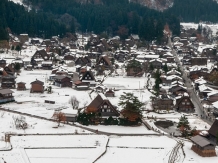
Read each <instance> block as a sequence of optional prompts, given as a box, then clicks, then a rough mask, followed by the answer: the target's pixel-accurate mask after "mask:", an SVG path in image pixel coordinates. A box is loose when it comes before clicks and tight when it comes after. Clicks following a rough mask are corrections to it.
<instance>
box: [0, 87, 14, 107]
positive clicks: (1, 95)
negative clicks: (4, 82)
mask: <svg viewBox="0 0 218 163" xmlns="http://www.w3.org/2000/svg"><path fill="white" fill-rule="evenodd" d="M13 93H14V92H13V91H12V90H10V89H0V104H2V103H6V102H12V101H14V96H13Z"/></svg>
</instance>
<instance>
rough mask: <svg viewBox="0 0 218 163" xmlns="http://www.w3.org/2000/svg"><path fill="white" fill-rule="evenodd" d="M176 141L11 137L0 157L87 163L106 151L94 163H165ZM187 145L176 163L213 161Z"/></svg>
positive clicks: (22, 162) (10, 162)
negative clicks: (11, 147) (8, 147)
mask: <svg viewBox="0 0 218 163" xmlns="http://www.w3.org/2000/svg"><path fill="white" fill-rule="evenodd" d="M57 140H58V141H57ZM108 140H109V141H108ZM177 141H178V140H176V139H173V138H170V137H167V136H121V137H120V136H110V137H107V136H105V135H73V136H66V135H65V136H13V137H12V138H11V143H12V146H13V149H12V150H11V151H1V152H0V158H1V157H4V160H5V161H6V162H7V163H14V162H16V163H38V162H40V163H48V162H54V163H57V162H66V163H70V162H76V163H91V162H93V161H94V160H96V159H97V158H98V157H99V156H100V155H101V154H103V152H104V151H106V152H105V154H103V156H102V157H100V158H99V159H98V160H97V161H96V162H97V163H109V162H120V163H132V162H137V163H142V162H148V163H154V162H155V163H156V162H157V163H161V162H162V163H167V162H168V160H169V158H170V154H171V152H172V149H173V147H174V146H175V145H176V144H177ZM107 142H108V144H107ZM191 145H192V144H191V143H190V142H188V141H184V152H185V157H184V155H183V153H182V150H179V151H178V158H177V160H178V161H177V162H179V163H182V162H185V163H189V162H195V163H205V162H210V163H216V162H217V157H213V158H202V157H200V156H198V155H197V154H196V153H194V152H193V151H192V150H191V149H190V148H191ZM217 152H218V150H217Z"/></svg>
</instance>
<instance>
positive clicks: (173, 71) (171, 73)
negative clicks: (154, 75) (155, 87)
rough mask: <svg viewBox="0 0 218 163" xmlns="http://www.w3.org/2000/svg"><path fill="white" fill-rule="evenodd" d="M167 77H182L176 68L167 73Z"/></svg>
mask: <svg viewBox="0 0 218 163" xmlns="http://www.w3.org/2000/svg"><path fill="white" fill-rule="evenodd" d="M167 75H177V76H181V72H179V71H177V70H175V68H173V69H172V70H171V71H168V72H167Z"/></svg>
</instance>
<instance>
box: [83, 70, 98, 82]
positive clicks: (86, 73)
mask: <svg viewBox="0 0 218 163" xmlns="http://www.w3.org/2000/svg"><path fill="white" fill-rule="evenodd" d="M87 75H90V77H91V78H92V79H91V80H95V77H94V75H93V73H92V71H86V72H85V73H84V74H83V76H82V79H81V80H90V79H85V77H86V76H87Z"/></svg>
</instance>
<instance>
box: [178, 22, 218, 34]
mask: <svg viewBox="0 0 218 163" xmlns="http://www.w3.org/2000/svg"><path fill="white" fill-rule="evenodd" d="M180 24H181V25H182V26H183V27H184V28H185V29H190V28H194V29H197V28H198V24H196V23H180ZM200 24H201V25H202V27H203V28H204V27H206V28H210V29H211V31H212V35H213V36H215V35H216V32H218V24H205V23H200Z"/></svg>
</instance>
